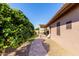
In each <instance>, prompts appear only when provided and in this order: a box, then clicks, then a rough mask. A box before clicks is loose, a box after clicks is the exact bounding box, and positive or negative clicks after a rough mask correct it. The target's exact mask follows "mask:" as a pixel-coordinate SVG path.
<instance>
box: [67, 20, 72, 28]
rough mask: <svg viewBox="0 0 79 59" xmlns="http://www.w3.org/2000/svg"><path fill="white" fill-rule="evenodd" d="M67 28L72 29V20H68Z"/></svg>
mask: <svg viewBox="0 0 79 59" xmlns="http://www.w3.org/2000/svg"><path fill="white" fill-rule="evenodd" d="M66 29H72V21H68V22H66Z"/></svg>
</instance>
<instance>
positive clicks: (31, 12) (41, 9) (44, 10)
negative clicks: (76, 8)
mask: <svg viewBox="0 0 79 59" xmlns="http://www.w3.org/2000/svg"><path fill="white" fill-rule="evenodd" d="M9 5H10V7H11V8H16V9H19V10H21V11H22V12H23V13H24V14H25V15H26V17H27V18H28V19H29V20H30V22H31V23H32V24H33V25H34V27H38V26H39V24H47V23H48V21H49V20H51V18H52V17H53V16H54V15H55V14H56V12H57V11H58V10H59V9H60V8H61V7H62V5H63V4H61V3H10V4H9Z"/></svg>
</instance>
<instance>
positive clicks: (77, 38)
mask: <svg viewBox="0 0 79 59" xmlns="http://www.w3.org/2000/svg"><path fill="white" fill-rule="evenodd" d="M68 21H72V29H66V22H68ZM57 22H60V25H61V26H60V35H59V36H58V35H57ZM50 26H51V27H52V28H51V39H52V40H54V41H56V42H57V43H58V44H59V45H61V46H62V47H63V48H64V49H67V50H69V51H70V52H72V53H73V55H79V5H77V6H75V7H74V8H73V9H72V10H70V11H69V12H68V13H66V14H65V15H64V16H62V17H61V18H59V20H58V21H56V22H55V23H54V24H52V25H50Z"/></svg>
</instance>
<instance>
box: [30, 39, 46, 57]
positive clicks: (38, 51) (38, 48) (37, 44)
mask: <svg viewBox="0 0 79 59" xmlns="http://www.w3.org/2000/svg"><path fill="white" fill-rule="evenodd" d="M42 43H43V40H42V39H36V40H34V41H33V42H32V44H31V46H30V50H29V56H45V55H46V54H47V51H46V50H45V48H44V46H43V44H42Z"/></svg>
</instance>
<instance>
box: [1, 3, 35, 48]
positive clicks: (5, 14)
mask: <svg viewBox="0 0 79 59" xmlns="http://www.w3.org/2000/svg"><path fill="white" fill-rule="evenodd" d="M33 35H34V26H33V24H32V23H31V22H30V21H29V19H28V18H27V17H26V16H25V15H24V14H23V12H22V11H20V10H16V9H12V8H10V7H9V5H8V4H0V48H1V49H3V48H4V49H5V48H7V47H14V48H16V47H18V46H20V44H22V43H24V42H26V41H28V38H30V37H32V36H33Z"/></svg>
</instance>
